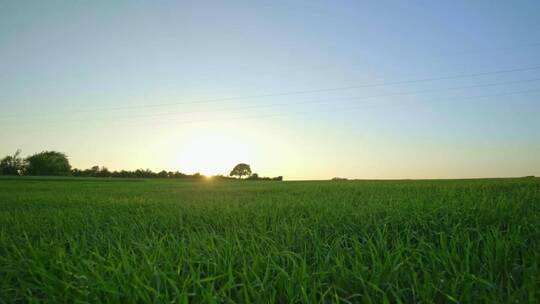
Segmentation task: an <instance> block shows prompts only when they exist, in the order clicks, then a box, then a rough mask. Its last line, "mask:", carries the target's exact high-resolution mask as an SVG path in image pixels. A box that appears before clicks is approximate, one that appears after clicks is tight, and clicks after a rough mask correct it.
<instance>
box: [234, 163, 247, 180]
mask: <svg viewBox="0 0 540 304" xmlns="http://www.w3.org/2000/svg"><path fill="white" fill-rule="evenodd" d="M249 175H251V168H250V167H249V165H248V164H238V165H236V166H235V167H234V168H233V169H232V171H231V173H229V176H238V177H239V178H242V176H249Z"/></svg>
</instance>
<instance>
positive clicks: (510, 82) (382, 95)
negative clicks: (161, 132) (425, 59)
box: [51, 78, 540, 124]
mask: <svg viewBox="0 0 540 304" xmlns="http://www.w3.org/2000/svg"><path fill="white" fill-rule="evenodd" d="M538 81H540V78H533V79H524V80H515V81H503V82H495V83H487V84H478V85H469V86H458V87H447V88H438V89H427V90H418V91H408V92H396V93H390V94H379V95H371V96H360V97H345V98H332V99H322V100H311V101H302V102H289V103H273V104H264V105H250V106H243V107H227V108H219V109H212V110H199V111H187V112H186V111H182V112H165V113H157V114H143V115H130V116H121V117H112V118H104V119H102V120H103V121H107V120H111V119H114V120H118V119H125V118H127V119H131V118H152V117H162V116H172V115H186V114H197V113H216V112H217V113H219V112H230V111H241V110H246V109H259V108H268V107H276V106H294V105H304V104H316V103H325V102H334V101H347V100H351V101H355V100H365V99H373V98H380V97H392V96H404V95H405V96H406V95H415V94H421V93H432V92H444V91H451V90H462V89H471V88H482V87H494V86H501V85H510V84H520V83H532V82H538ZM82 121H84V122H86V121H85V120H81V119H73V120H63V121H61V122H56V121H54V122H51V123H55V124H62V123H66V122H68V123H77V122H82ZM94 121H95V120H94Z"/></svg>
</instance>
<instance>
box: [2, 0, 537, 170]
mask: <svg viewBox="0 0 540 304" xmlns="http://www.w3.org/2000/svg"><path fill="white" fill-rule="evenodd" d="M539 12H540V2H538V1H446V3H443V2H442V1H362V2H361V1H152V2H150V1H148V2H144V3H143V2H139V1H1V0H0V106H1V109H2V111H1V113H0V155H6V154H9V153H12V152H13V151H15V150H16V149H18V148H20V149H22V150H23V155H28V154H32V153H35V152H39V151H41V150H58V151H62V152H65V153H67V154H68V155H69V157H70V161H71V163H72V165H73V166H75V167H78V168H87V167H90V166H92V165H94V164H97V165H103V166H107V167H109V168H110V169H136V168H150V169H153V170H161V169H167V170H180V171H183V172H187V173H191V172H196V171H201V172H202V173H206V174H216V173H223V174H227V173H228V171H229V170H230V168H232V166H233V165H234V164H236V163H238V162H247V163H249V164H251V166H252V167H253V169H254V171H256V172H258V173H259V174H260V175H266V176H273V175H284V176H285V178H287V179H321V178H331V177H334V176H342V177H349V178H457V177H498V176H523V175H540V157H539V155H540V92H539V91H540V18H539V17H538V13H539ZM510 71H512V72H510ZM479 73H485V74H482V75H477V76H471V74H479ZM464 75H469V76H468V77H464ZM446 76H457V77H453V78H446V79H438V80H435V79H436V78H444V77H446ZM420 79H424V80H425V81H416V82H411V81H410V80H420ZM426 79H430V80H429V81H428V80H426ZM375 84H376V85H375ZM327 89H328V90H327ZM293 93H294V94H293Z"/></svg>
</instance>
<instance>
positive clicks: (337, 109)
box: [40, 89, 540, 130]
mask: <svg viewBox="0 0 540 304" xmlns="http://www.w3.org/2000/svg"><path fill="white" fill-rule="evenodd" d="M534 92H540V89H532V90H521V91H513V92H505V93H499V94H486V95H476V96H469V97H458V98H448V99H438V100H436V101H431V102H430V101H422V102H419V103H434V102H448V101H466V100H475V99H484V98H490V97H502V96H511V95H518V94H525V93H534ZM416 102H417V101H416ZM406 104H407V103H405V104H399V105H397V106H404V105H406ZM381 106H384V107H388V106H389V105H388V104H371V105H369V107H367V106H366V104H362V105H355V106H350V107H342V108H334V109H327V110H322V111H320V110H317V111H300V112H288V113H276V114H268V115H256V116H239V117H227V118H217V119H206V120H183V121H182V120H181V121H178V120H168V121H161V122H155V123H152V126H157V125H178V124H196V123H204V122H216V121H236V120H239V119H258V118H270V117H279V116H290V115H306V114H318V113H331V112H340V111H349V110H358V109H367V108H375V107H381ZM394 106H396V105H394ZM86 124H87V125H88V122H87V123H86ZM113 124H114V122H113ZM116 125H117V126H120V127H121V126H126V127H131V126H133V127H135V126H140V124H116ZM40 130H43V128H40Z"/></svg>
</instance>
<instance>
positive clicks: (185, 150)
mask: <svg viewBox="0 0 540 304" xmlns="http://www.w3.org/2000/svg"><path fill="white" fill-rule="evenodd" d="M176 150H177V151H178V154H177V155H178V156H177V157H178V158H177V162H178V166H179V167H180V168H181V169H182V170H184V171H186V172H192V173H195V172H199V173H201V174H204V175H206V176H209V175H216V174H227V173H228V172H229V171H230V170H231V169H232V167H233V166H234V165H236V164H237V163H239V162H243V161H248V160H249V155H250V147H249V143H247V142H246V141H245V140H242V138H241V137H240V136H231V135H229V134H227V133H226V132H199V133H197V134H193V135H191V136H189V138H187V139H186V140H185V141H184V142H182V143H181V144H179V145H178V146H177V149H176Z"/></svg>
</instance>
